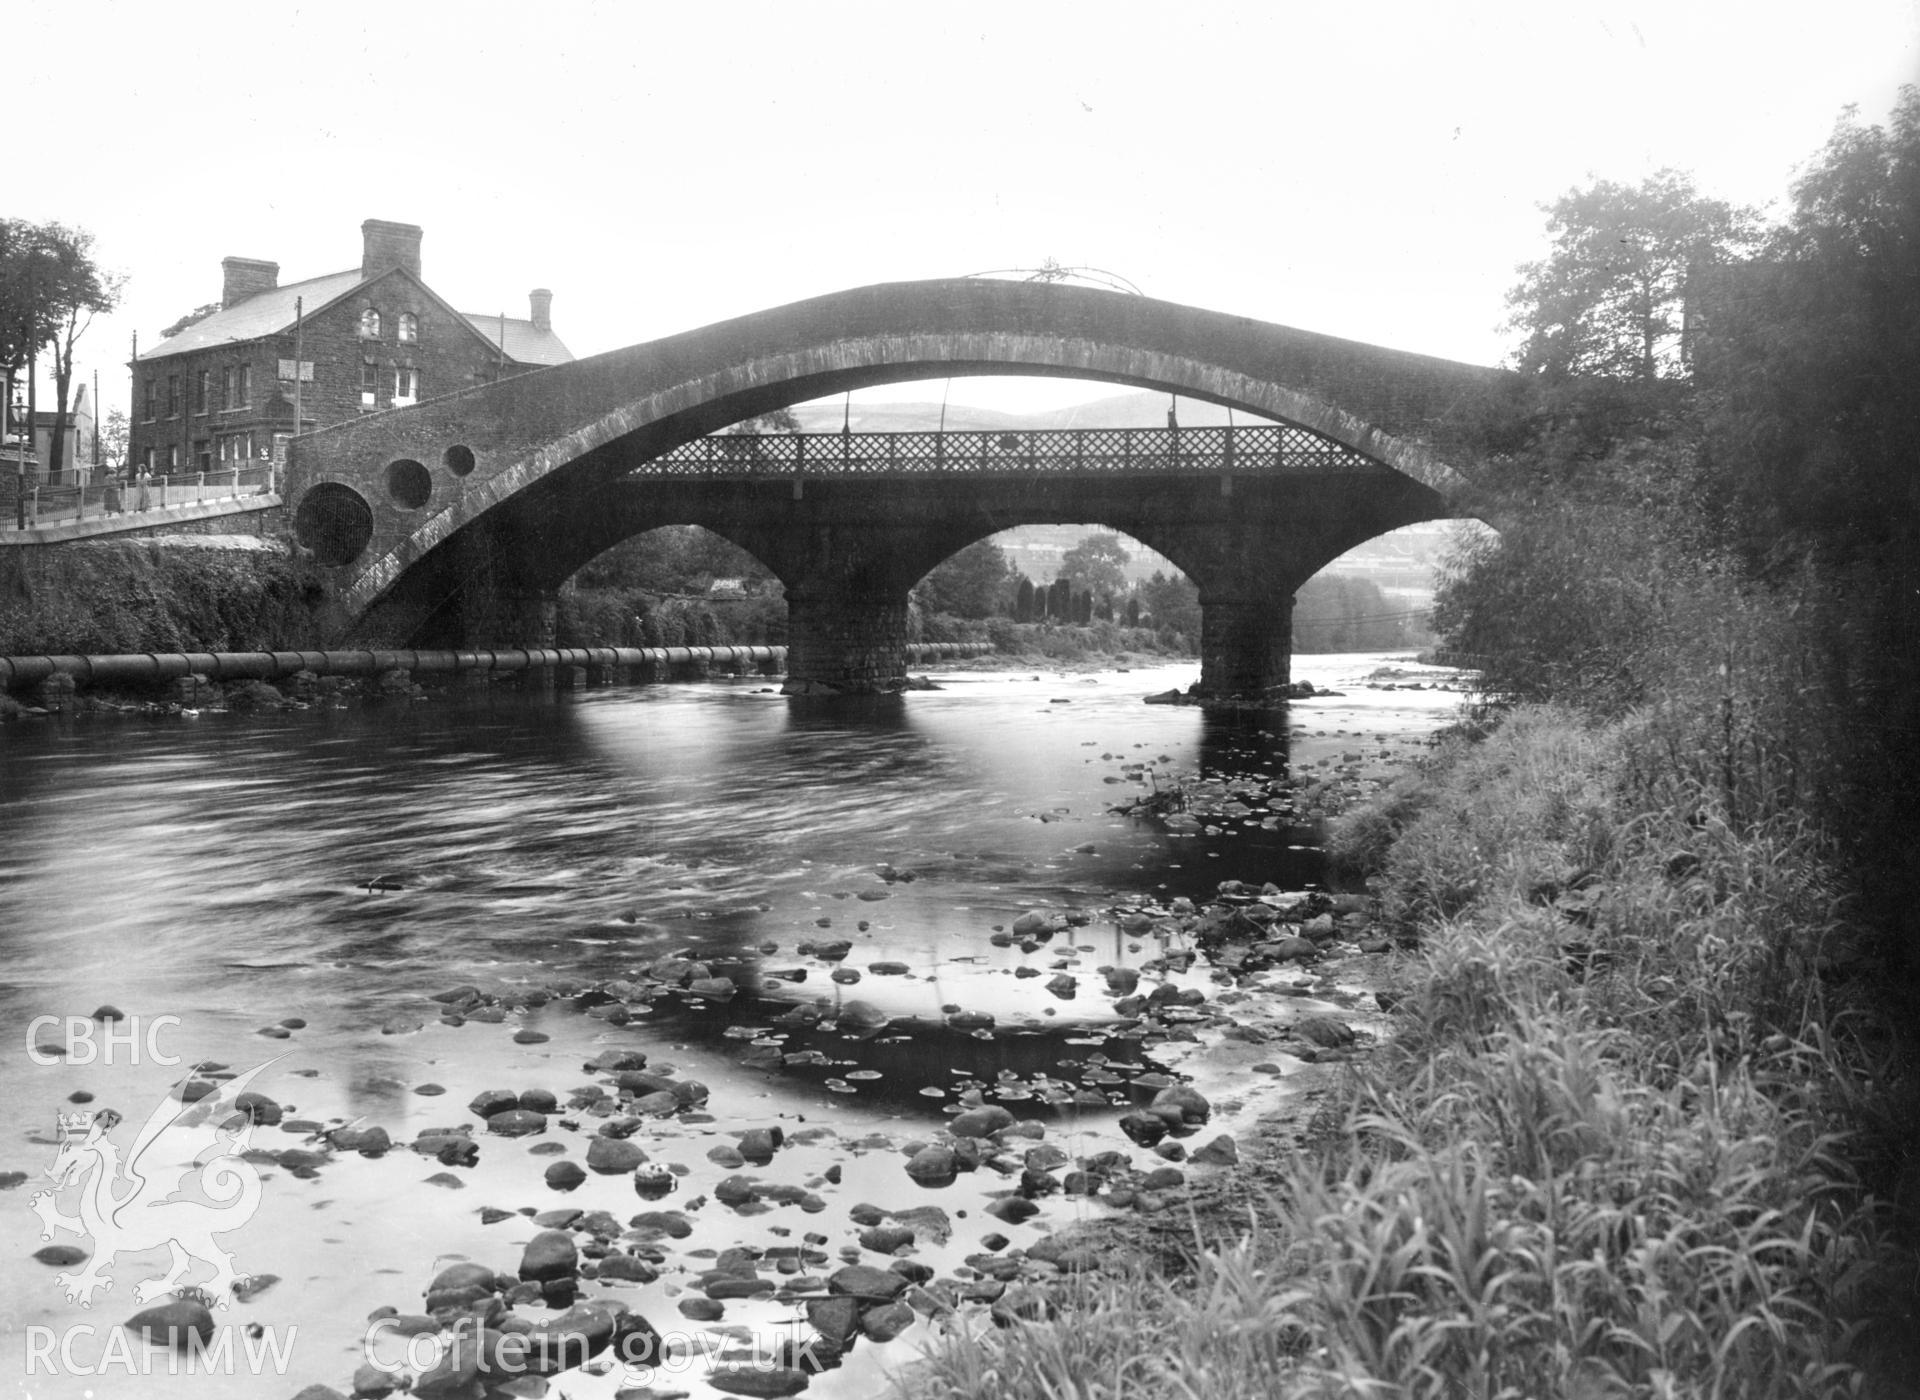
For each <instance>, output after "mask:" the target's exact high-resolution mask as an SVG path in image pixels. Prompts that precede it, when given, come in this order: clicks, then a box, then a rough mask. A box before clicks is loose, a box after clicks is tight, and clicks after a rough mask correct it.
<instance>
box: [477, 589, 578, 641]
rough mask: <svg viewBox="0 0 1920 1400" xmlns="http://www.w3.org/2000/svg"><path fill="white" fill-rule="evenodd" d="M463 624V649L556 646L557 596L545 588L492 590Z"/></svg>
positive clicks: (553, 590) (558, 604)
mask: <svg viewBox="0 0 1920 1400" xmlns="http://www.w3.org/2000/svg"><path fill="white" fill-rule="evenodd" d="M476 601H477V602H478V604H479V605H478V606H477V607H475V608H474V609H473V612H472V615H470V617H469V618H468V620H467V621H466V625H465V627H464V628H463V629H462V630H463V636H462V638H461V640H460V643H459V644H460V645H461V646H465V647H476V648H489V647H555V646H558V645H559V607H560V594H559V592H558V590H556V589H546V588H517V589H507V588H498V587H495V588H492V589H488V590H487V591H486V592H485V593H484V594H483V595H482V596H481V598H480V599H478V600H476Z"/></svg>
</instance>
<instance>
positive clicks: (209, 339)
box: [140, 267, 362, 364]
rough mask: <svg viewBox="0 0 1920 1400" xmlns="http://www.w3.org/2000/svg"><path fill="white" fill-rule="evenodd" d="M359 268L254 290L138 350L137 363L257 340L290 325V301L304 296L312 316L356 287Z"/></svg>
mask: <svg viewBox="0 0 1920 1400" xmlns="http://www.w3.org/2000/svg"><path fill="white" fill-rule="evenodd" d="M361 281H362V278H361V276H360V269H359V268H357V267H356V268H354V269H353V270H352V271H350V272H334V273H329V274H328V275H327V276H325V277H309V278H308V279H307V280H306V281H304V282H289V283H288V284H287V285H286V286H284V287H274V288H271V289H270V290H268V291H264V292H255V293H254V294H253V295H252V296H250V297H248V298H247V299H246V300H245V301H243V302H240V303H239V304H238V305H236V306H229V307H228V308H227V309H226V310H225V311H216V312H214V313H213V315H211V316H209V317H207V319H206V320H204V321H196V322H194V323H193V324H192V325H191V326H188V327H187V328H186V329H185V330H183V331H181V332H180V334H178V335H176V336H170V337H168V338H167V339H166V340H163V341H161V342H160V343H159V344H158V345H156V346H154V347H153V348H152V349H151V350H143V351H141V352H140V360H141V363H143V364H144V363H145V362H146V361H148V360H159V359H164V358H166V357H167V356H169V355H184V354H186V353H187V352H188V351H192V350H208V349H211V348H213V347H214V346H216V345H230V344H232V343H233V342H235V341H240V340H258V339H259V338H260V337H261V336H263V335H274V334H276V333H277V332H280V331H284V330H289V329H291V328H292V326H293V303H294V302H295V300H297V299H300V298H305V301H306V304H305V306H304V307H302V312H303V314H306V315H312V314H313V313H314V312H316V311H318V310H319V309H320V308H321V307H323V306H325V305H326V304H327V303H328V302H331V301H335V300H338V299H339V298H340V297H343V296H345V295H346V294H347V293H348V292H350V291H352V290H353V289H354V288H355V287H357V286H359V285H360V283H361Z"/></svg>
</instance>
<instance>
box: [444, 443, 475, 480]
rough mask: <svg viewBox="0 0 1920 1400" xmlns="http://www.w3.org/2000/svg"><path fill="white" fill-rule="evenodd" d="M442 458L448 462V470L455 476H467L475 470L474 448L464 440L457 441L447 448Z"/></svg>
mask: <svg viewBox="0 0 1920 1400" xmlns="http://www.w3.org/2000/svg"><path fill="white" fill-rule="evenodd" d="M440 460H441V461H443V462H445V463H446V466H447V470H448V471H450V472H452V473H453V474H454V475H455V476H465V475H466V474H467V473H468V472H470V471H472V470H473V449H472V448H471V447H468V446H467V445H466V444H465V443H463V442H456V443H455V444H454V445H453V446H452V447H449V448H448V449H447V450H446V453H445V455H444V456H442V457H441V459H440Z"/></svg>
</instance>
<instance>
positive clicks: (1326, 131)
mask: <svg viewBox="0 0 1920 1400" xmlns="http://www.w3.org/2000/svg"><path fill="white" fill-rule="evenodd" d="M0 35H4V52H5V53H6V54H7V55H8V62H7V63H6V65H5V68H6V77H5V78H4V79H0V100H3V101H4V102H5V105H6V108H7V110H8V112H9V114H10V116H11V118H12V121H11V125H12V130H13V131H14V132H15V133H17V134H19V135H21V136H22V137H23V138H24V139H23V140H21V141H19V142H17V143H15V144H14V145H13V147H12V149H11V151H10V153H9V154H10V157H11V158H10V159H9V161H8V162H7V164H8V173H9V176H10V178H9V179H8V181H7V183H9V184H10V185H11V189H10V190H9V192H8V194H7V195H6V196H5V197H4V198H0V213H5V214H9V215H13V216H16V217H25V218H32V219H36V220H40V219H58V220H60V221H62V222H66V223H72V224H78V225H81V226H82V227H85V228H87V229H90V230H92V231H93V233H94V234H95V235H96V236H97V239H98V245H97V252H98V255H99V257H100V258H101V259H102V261H103V262H105V263H106V264H108V265H109V266H111V267H113V268H116V269H119V270H121V271H124V272H125V273H127V274H128V277H129V281H128V286H127V295H126V301H125V305H124V308H123V310H122V311H121V312H120V313H119V314H117V315H115V316H113V317H111V318H104V319H102V320H101V321H99V322H97V323H96V324H95V326H94V327H93V329H92V330H91V331H90V332H89V336H88V340H87V342H85V343H84V348H85V350H86V351H87V352H89V353H88V355H87V356H86V358H87V359H88V360H89V361H90V364H89V365H88V366H86V367H84V368H97V369H98V370H99V371H100V379H101V389H102V397H103V399H104V401H105V402H106V403H107V405H109V406H115V405H118V406H124V405H125V403H126V401H127V374H126V370H125V368H124V366H125V361H126V359H127V348H128V341H129V337H130V335H131V333H132V332H133V331H135V330H138V332H139V333H140V336H141V339H142V340H143V342H145V343H148V344H151V343H152V342H153V341H154V340H156V339H157V338H158V333H159V331H160V328H161V327H163V326H165V325H167V324H169V323H170V322H172V321H173V320H175V319H177V318H178V317H179V316H180V315H181V314H182V313H184V312H186V311H188V310H189V309H191V308H193V307H195V306H197V305H200V304H202V303H205V302H208V301H213V300H216V299H217V298H218V296H219V293H220V259H221V258H222V257H224V256H227V255H229V254H237V255H240V256H246V257H259V258H267V259H271V260H273V261H276V262H278V263H279V264H280V268H281V278H282V280H283V281H295V280H299V279H302V278H306V277H310V276H317V275H319V274H322V273H327V272H335V271H340V270H343V269H346V268H349V267H353V266H356V265H357V264H358V262H359V257H360V231H359V230H360V222H361V220H363V219H366V218H384V219H397V220H401V221H404V222H408V223H416V224H420V225H422V226H423V227H424V229H425V230H426V233H425V239H424V244H423V261H424V274H425V278H426V281H427V283H428V285H430V286H432V287H433V288H434V289H435V290H436V291H438V292H439V293H440V294H441V295H443V296H444V297H446V298H447V299H448V300H449V301H451V302H452V303H453V304H454V305H455V306H457V307H459V308H460V309H462V310H465V311H478V312H492V311H499V310H505V311H506V312H507V313H508V314H511V315H520V316H524V315H526V314H527V311H526V306H527V301H526V293H527V291H528V289H530V288H532V287H536V286H546V287H551V288H552V289H553V291H554V310H553V314H554V322H555V327H556V329H557V330H558V331H559V332H560V334H561V336H562V337H563V338H564V339H565V340H566V341H567V343H568V344H569V345H570V346H571V347H572V349H573V351H574V352H575V354H577V355H583V356H584V355H588V354H593V353H597V352H599V351H603V350H611V349H615V348H617V347H619V346H623V345H629V344H632V343H635V342H637V341H643V340H650V339H653V338H654V337H656V336H660V335H665V334H668V333H670V332H674V331H680V330H685V329H688V328H691V327H695V326H700V325H704V324H706V323H708V322H711V321H715V320H719V319H722V318H724V317H728V316H735V315H740V314H743V313H746V312H750V311H753V310H756V309H759V308H762V307H767V306H773V305H777V304H780V303H783V302H788V301H793V300H797V299H800V298H802V297H807V296H812V295H815V294H818V293H822V292H829V291H835V290H839V289H841V288H846V287H853V286H860V285H863V284H866V283H871V282H882V281H893V280H900V279H911V278H921V277H942V276H953V275H960V274H965V273H971V272H976V271H981V270H985V269H994V268H1006V267H1038V266H1039V265H1040V264H1041V263H1042V261H1043V260H1045V259H1047V258H1053V259H1055V260H1057V261H1058V262H1060V263H1064V264H1068V265H1087V266H1093V267H1099V268H1105V269H1110V270H1111V271H1113V272H1116V273H1119V274H1121V275H1122V276H1124V277H1126V278H1128V279H1129V280H1131V281H1132V282H1134V283H1136V284H1138V285H1139V287H1140V288H1141V289H1142V290H1143V291H1145V292H1146V293H1147V294H1148V295H1150V296H1155V297H1160V298H1163V299H1166V300H1169V301H1175V302H1184V303H1188V304H1191V305H1196V306H1203V307H1209V308H1213V309H1216V310H1222V311H1228V312H1234V313H1239V314H1243V315H1247V316H1251V317H1255V318H1258V319H1261V320H1267V321H1275V322H1280V323H1283V324H1288V325H1294V326H1301V327H1305V328H1308V329H1311V330H1318V331H1325V332H1329V333H1332V334H1336V335H1342V336H1349V337H1352V338H1354V339H1358V340H1365V341H1372V342H1376V343H1379V344H1383V345H1391V346H1397V347H1402V348H1406V349H1411V350H1418V351H1423V352H1426V353H1429V354H1436V355H1443V356H1448V357H1451V358H1455V359H1462V360H1470V361H1478V362H1482V363H1493V362H1497V361H1498V360H1500V359H1501V358H1502V357H1503V356H1504V354H1505V353H1506V351H1507V348H1508V347H1507V342H1506V339H1505V337H1503V335H1502V334H1501V333H1500V332H1499V330H1498V323H1499V321H1500V319H1501V315H1502V298H1503V296H1504V293H1505V291H1506V289H1507V287H1508V286H1509V285H1510V284H1511V283H1512V281H1513V280H1514V268H1515V266H1516V265H1517V264H1518V263H1520V262H1522V261H1524V260H1526V259H1529V258H1532V257H1537V256H1539V254H1540V253H1541V251H1542V248H1543V240H1544V233H1543V225H1542V218H1541V215H1540V213H1539V210H1538V208H1537V206H1538V205H1539V204H1540V203H1542V202H1543V201H1546V200H1550V199H1552V198H1553V197H1555V196H1556V195H1558V194H1560V193H1563V192H1564V191H1565V190H1567V189H1568V188H1570V187H1571V186H1573V185H1575V184H1577V183H1582V182H1584V181H1586V180H1587V179H1589V178H1590V177H1594V176H1604V177H1607V178H1612V179H1617V180H1624V181H1635V180H1638V179H1640V178H1641V177H1643V176H1645V175H1647V174H1650V173H1652V172H1653V171H1655V170H1657V169H1660V168H1661V167H1663V166H1677V167H1681V168H1683V169H1687V170H1691V171H1692V172H1693V173H1694V174H1695V176H1696V177H1697V179H1698V181H1699V183H1700V185H1701V186H1702V188H1703V189H1705V190H1706V191H1707V192H1709V193H1712V194H1716V195H1719V196H1721V197H1724V198H1729V199H1732V200H1735V201H1741V202H1751V203H1766V202H1768V201H1774V200H1778V199H1780V198H1781V197H1783V196H1784V194H1785V191H1786V188H1787V184H1788V182H1789V180H1790V179H1791V177H1792V173H1793V170H1794V168H1795V167H1796V165H1798V164H1800V163H1802V162H1804V161H1805V160H1806V159H1808V158H1809V157H1810V156H1812V155H1813V154H1814V152H1816V151H1817V150H1818V149H1819V148H1820V146H1821V145H1822V144H1823V143H1824V141H1825V140H1826V138H1827V135H1828V133H1829V132H1830V131H1831V129H1832V126H1833V123H1834V121H1835V119H1836V118H1837V117H1838V115H1839V113H1840V110H1841V108H1842V107H1844V106H1845V105H1846V104H1848V103H1857V104H1858V105H1859V107H1860V110H1861V114H1862V116H1863V117H1865V118H1866V119H1868V120H1870V121H1879V120H1882V119H1883V118H1884V117H1885V115H1886V114H1887V112H1888V111H1889V109H1890V108H1891V106H1892V103H1893V101H1894V98H1895V95H1896V92H1897V89H1898V86H1899V84H1900V83H1902V82H1908V81H1915V80H1920V3H1916V0H1826V3H1824V4H1821V5H1811V4H1806V3H1804V2H1803V0H1796V3H1792V4H1788V3H1785V0H1713V2H1712V3H1686V0H1660V2H1659V3H1632V2H1631V0H1630V2H1629V3H1620V4H1604V5H1602V4H1590V3H1555V4H1542V3H1539V0H1525V2H1524V3H1498V4H1445V3H1406V4H1396V3H1378V4H1347V3H1327V4H1302V3H1284V4H1283V3H1277V2H1266V3H1256V0H1242V3H1236V4H1206V3H1195V0H1187V3H1183V4H1177V5H1176V4H1171V3H1166V0H1161V2H1160V3H1156V4H1153V5H1147V4H1140V3H1133V0H1106V3H1097V4H1094V3H1089V4H1064V3H1063V4H1049V3H1035V0H1017V3H1009V4H1001V3H978V2H977V0H976V2H974V3H968V4H965V5H938V6H936V5H921V4H903V3H899V0H887V2H886V3H876V4H832V5H830V4H805V3H795V2H794V0H784V2H783V3H765V4H762V3H711V4H666V3H646V4H641V3H629V4H612V3H605V4H596V3H585V0H546V3H543V4H540V5H528V4H524V3H517V4H513V5H506V4H497V3H478V2H477V0H463V2H462V3H444V2H443V0H428V2H426V3H410V4H394V5H378V6H349V5H343V4H338V3H311V2H310V3H304V4H289V3H283V2H282V0H246V3H224V2H222V0H215V2H214V3H206V0H196V3H195V4H192V5H190V6H184V7H183V6H177V5H152V4H147V3H119V4H114V3H102V2H101V0H92V2H91V3H89V2H88V0H60V2H59V3H51V4H50V3H40V4H35V3H31V0H5V3H0ZM83 372H84V369H83ZM1022 384H1024V385H1025V386H1026V387H1025V388H1022V387H1021V385H1022ZM936 392H937V391H936ZM1111 392H1112V390H1111V389H1110V388H1108V387H1105V386H1102V387H1100V388H1097V389H1093V390H1089V391H1088V392H1087V393H1086V394H1084V395H1082V396H1083V397H1093V396H1098V395H1101V394H1106V393H1111ZM892 396H893V397H902V396H907V397H922V398H923V397H929V396H930V395H929V393H928V391H927V390H925V389H919V390H904V391H902V390H895V391H894V392H893V394H892ZM1072 396H1073V389H1072V387H1071V386H1068V387H1066V388H1064V389H1063V388H1062V387H1061V386H1059V385H1057V384H1050V383H1047V382H1045V381H1022V382H1021V383H1020V384H1013V385H1009V384H1008V383H1006V382H1004V381H992V382H979V383H973V384H969V383H968V382H967V381H956V383H955V384H954V387H953V401H954V402H974V403H985V404H988V405H989V406H999V407H1007V408H1020V407H1026V406H1029V405H1032V406H1040V405H1041V404H1043V403H1056V402H1060V401H1062V400H1063V398H1071V397H1072Z"/></svg>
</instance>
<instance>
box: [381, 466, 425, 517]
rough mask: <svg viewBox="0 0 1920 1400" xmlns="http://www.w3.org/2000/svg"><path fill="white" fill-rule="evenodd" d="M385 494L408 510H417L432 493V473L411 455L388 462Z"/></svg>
mask: <svg viewBox="0 0 1920 1400" xmlns="http://www.w3.org/2000/svg"><path fill="white" fill-rule="evenodd" d="M387 494H388V495H389V496H391V497H393V499H394V500H396V501H398V502H399V503H400V504H401V505H403V506H405V507H406V508H407V509H408V510H418V509H420V507H421V506H423V505H425V504H426V503H427V498H428V497H429V496H431V495H432V494H433V474H432V473H431V472H429V471H428V470H427V469H426V468H425V467H423V466H422V465H421V464H420V463H418V462H416V461H414V460H413V458H411V457H402V458H401V459H400V460H399V461H397V462H389V463H387Z"/></svg>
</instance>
